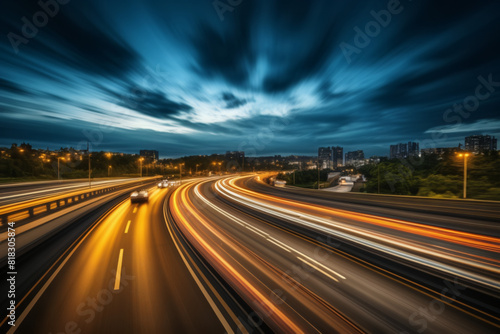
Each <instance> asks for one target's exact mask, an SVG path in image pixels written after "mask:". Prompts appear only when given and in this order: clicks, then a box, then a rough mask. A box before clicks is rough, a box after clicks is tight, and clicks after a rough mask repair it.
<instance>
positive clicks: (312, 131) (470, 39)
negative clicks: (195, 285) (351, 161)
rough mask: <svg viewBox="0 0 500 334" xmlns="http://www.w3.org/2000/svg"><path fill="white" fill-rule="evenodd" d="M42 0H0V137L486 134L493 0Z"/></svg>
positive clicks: (302, 146)
mask: <svg viewBox="0 0 500 334" xmlns="http://www.w3.org/2000/svg"><path fill="white" fill-rule="evenodd" d="M42 3H47V4H51V5H48V6H46V11H47V12H49V14H51V15H48V14H44V13H43V12H40V11H42V10H43V9H42V7H41V6H40V5H39V4H38V1H24V0H4V1H2V4H1V7H2V10H1V14H0V15H1V22H0V26H1V30H2V42H1V44H0V47H1V53H0V109H1V113H0V122H1V134H0V146H10V144H11V143H13V142H22V141H26V142H30V143H32V144H33V145H34V146H36V147H46V146H49V147H51V148H58V147H61V146H73V147H77V148H83V146H85V145H86V144H84V143H86V141H87V140H90V141H91V142H92V146H93V149H94V150H111V151H122V152H131V153H135V152H137V151H138V150H139V149H142V148H146V149H148V148H150V149H158V150H159V151H160V155H161V156H163V157H174V156H181V155H190V154H211V153H216V152H224V151H226V150H244V151H245V152H246V153H247V154H248V155H267V154H307V155H313V154H315V152H317V147H318V146H331V145H340V146H344V150H345V151H348V150H356V149H363V150H365V154H367V155H373V154H380V155H387V154H388V148H389V145H390V144H394V143H398V142H405V141H406V142H407V141H410V140H411V141H418V142H420V143H421V147H432V146H438V147H443V146H456V145H458V143H459V142H463V138H464V137H465V136H466V135H470V134H481V133H482V134H492V135H496V136H500V2H499V1H497V0H484V1H477V2H471V1H423V0H413V1H410V0H406V1H403V0H402V1H400V2H399V1H395V0H390V1H270V0H267V1H254V0H221V1H213V0H198V1H194V0H190V1H186V0H182V1H179V0H176V1H165V0H163V1H130V0H120V1H110V0H107V1H89V0H86V1H83V0H70V1H68V0H60V3H58V7H59V8H54V5H53V4H54V3H56V2H55V0H42ZM62 3H64V4H62ZM26 22H28V23H26ZM37 25H38V26H37ZM464 103H465V106H463V104H464ZM454 105H455V107H454Z"/></svg>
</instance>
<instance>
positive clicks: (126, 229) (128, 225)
mask: <svg viewBox="0 0 500 334" xmlns="http://www.w3.org/2000/svg"><path fill="white" fill-rule="evenodd" d="M131 222H132V221H131V220H129V221H128V222H127V227H125V233H128V228H129V227H130V223H131Z"/></svg>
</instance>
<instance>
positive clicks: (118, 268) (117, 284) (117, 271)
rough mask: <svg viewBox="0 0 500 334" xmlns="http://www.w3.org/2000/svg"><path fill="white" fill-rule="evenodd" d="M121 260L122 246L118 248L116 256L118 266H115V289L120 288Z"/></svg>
mask: <svg viewBox="0 0 500 334" xmlns="http://www.w3.org/2000/svg"><path fill="white" fill-rule="evenodd" d="M122 262H123V248H122V249H120V256H119V257H118V266H117V267H116V280H115V290H120V279H121V278H122Z"/></svg>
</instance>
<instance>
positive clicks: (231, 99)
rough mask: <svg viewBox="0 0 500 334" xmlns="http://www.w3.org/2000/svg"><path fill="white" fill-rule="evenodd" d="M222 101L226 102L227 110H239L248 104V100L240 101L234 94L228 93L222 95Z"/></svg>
mask: <svg viewBox="0 0 500 334" xmlns="http://www.w3.org/2000/svg"><path fill="white" fill-rule="evenodd" d="M222 100H223V101H224V102H226V106H225V108H226V109H234V108H238V107H241V106H243V105H245V104H246V103H247V100H245V99H239V98H237V97H236V96H234V94H232V93H228V92H225V93H222Z"/></svg>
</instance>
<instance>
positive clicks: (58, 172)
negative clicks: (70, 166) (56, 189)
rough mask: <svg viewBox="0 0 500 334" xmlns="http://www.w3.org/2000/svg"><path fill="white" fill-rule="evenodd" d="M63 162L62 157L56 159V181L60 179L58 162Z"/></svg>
mask: <svg viewBox="0 0 500 334" xmlns="http://www.w3.org/2000/svg"><path fill="white" fill-rule="evenodd" d="M61 159H62V160H64V158H63V157H57V179H58V180H60V179H61V178H60V177H59V160H61Z"/></svg>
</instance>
